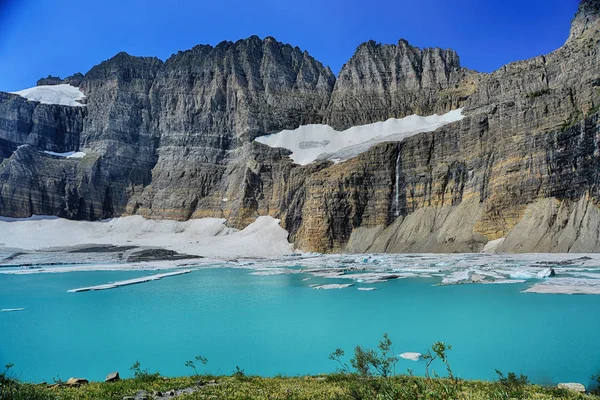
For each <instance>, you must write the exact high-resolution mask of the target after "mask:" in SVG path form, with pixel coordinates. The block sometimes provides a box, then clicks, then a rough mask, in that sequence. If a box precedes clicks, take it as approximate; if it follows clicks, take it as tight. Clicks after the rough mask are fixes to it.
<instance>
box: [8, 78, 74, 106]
mask: <svg viewBox="0 0 600 400" xmlns="http://www.w3.org/2000/svg"><path fill="white" fill-rule="evenodd" d="M11 93H12V94H18V95H19V96H21V97H25V98H26V99H27V100H30V101H38V102H40V103H43V104H58V105H62V106H72V107H83V106H84V104H81V103H80V101H81V100H83V99H85V95H84V94H83V92H82V91H81V90H79V88H77V87H75V86H71V85H67V84H63V85H42V86H36V87H32V88H29V89H24V90H19V91H18V92H11Z"/></svg>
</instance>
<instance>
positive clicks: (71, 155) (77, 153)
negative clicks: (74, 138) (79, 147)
mask: <svg viewBox="0 0 600 400" xmlns="http://www.w3.org/2000/svg"><path fill="white" fill-rule="evenodd" d="M44 153H46V154H48V155H51V156H56V157H64V158H83V157H85V153H84V152H81V151H68V152H66V153H55V152H53V151H44Z"/></svg>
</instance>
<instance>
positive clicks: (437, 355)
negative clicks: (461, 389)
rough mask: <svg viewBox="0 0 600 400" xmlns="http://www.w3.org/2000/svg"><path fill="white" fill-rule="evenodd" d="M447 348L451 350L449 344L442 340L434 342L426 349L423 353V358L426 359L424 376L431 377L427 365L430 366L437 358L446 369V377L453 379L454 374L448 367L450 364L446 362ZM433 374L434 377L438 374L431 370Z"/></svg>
mask: <svg viewBox="0 0 600 400" xmlns="http://www.w3.org/2000/svg"><path fill="white" fill-rule="evenodd" d="M449 350H452V346H451V345H447V344H445V343H444V342H435V343H434V344H433V345H432V346H431V348H430V349H427V351H426V352H425V354H424V355H423V359H424V360H426V364H425V376H426V377H427V378H430V377H431V376H430V375H429V367H430V366H431V364H432V363H433V362H434V361H435V360H437V359H439V360H440V361H442V362H443V363H444V365H445V366H446V371H448V377H449V378H450V379H454V375H453V374H452V369H451V368H450V364H449V363H448V355H447V352H448V351H449ZM433 375H434V377H436V378H437V377H438V375H437V374H436V373H435V372H433Z"/></svg>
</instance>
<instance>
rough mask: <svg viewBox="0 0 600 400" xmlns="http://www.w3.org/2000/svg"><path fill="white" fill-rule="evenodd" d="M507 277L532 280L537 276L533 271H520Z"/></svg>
mask: <svg viewBox="0 0 600 400" xmlns="http://www.w3.org/2000/svg"><path fill="white" fill-rule="evenodd" d="M508 276H510V277H511V278H515V279H533V278H536V277H537V274H536V273H535V272H533V271H525V270H520V271H515V272H511V273H509V274H508Z"/></svg>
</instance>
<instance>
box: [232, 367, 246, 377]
mask: <svg viewBox="0 0 600 400" xmlns="http://www.w3.org/2000/svg"><path fill="white" fill-rule="evenodd" d="M231 376H233V377H234V378H236V379H243V378H245V377H246V373H245V372H244V370H243V369H241V368H240V367H239V366H237V365H236V366H235V370H233V373H232V374H231Z"/></svg>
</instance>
